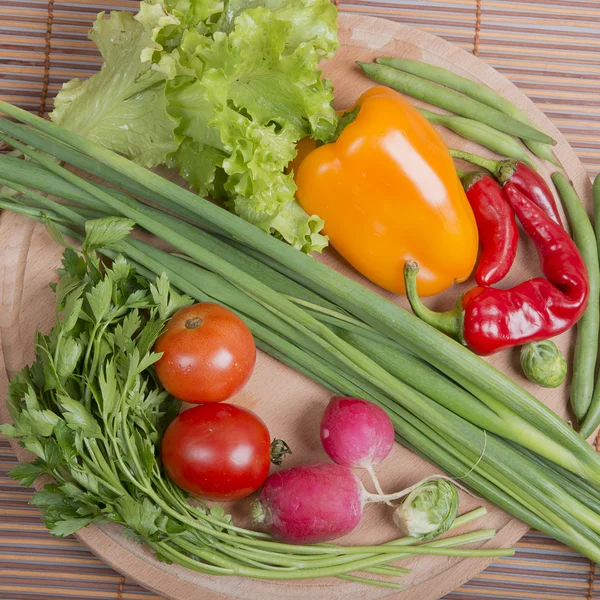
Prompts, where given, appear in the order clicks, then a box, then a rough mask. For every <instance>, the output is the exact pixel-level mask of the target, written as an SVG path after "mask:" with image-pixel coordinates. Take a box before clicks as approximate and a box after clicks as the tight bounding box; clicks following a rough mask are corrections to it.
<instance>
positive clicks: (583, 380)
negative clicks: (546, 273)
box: [552, 173, 600, 423]
mask: <svg viewBox="0 0 600 600" xmlns="http://www.w3.org/2000/svg"><path fill="white" fill-rule="evenodd" d="M552 181H553V182H554V185H555V186H556V189H557V190H558V193H559V195H560V198H561V200H562V203H563V206H564V208H565V212H566V213H567V217H568V218H569V223H570V225H571V234H572V236H573V240H574V241H575V244H576V245H577V248H578V249H579V252H581V256H582V257H583V260H584V262H585V266H586V267H587V271H588V280H589V284H590V294H589V300H588V306H587V309H586V311H585V313H584V315H583V317H581V319H580V320H579V323H578V324H577V336H576V339H575V353H574V356H573V377H572V380H571V408H572V409H573V412H574V413H575V416H576V417H577V419H578V420H579V422H580V423H581V422H582V420H583V418H584V417H585V414H586V412H587V411H588V408H589V406H590V403H591V401H592V394H593V391H594V372H595V370H596V358H597V354H598V329H599V328H600V296H599V294H600V264H599V262H598V250H597V244H596V236H595V234H594V228H593V227H592V224H591V222H590V219H589V218H588V216H587V213H586V211H585V208H584V207H583V205H582V204H581V201H580V200H579V198H578V196H577V193H576V192H575V190H574V189H573V186H572V185H571V184H570V183H569V180H568V179H567V178H566V177H565V176H564V175H563V174H562V173H554V174H553V175H552Z"/></svg>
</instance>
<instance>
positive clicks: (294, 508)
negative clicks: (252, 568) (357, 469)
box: [252, 463, 364, 544]
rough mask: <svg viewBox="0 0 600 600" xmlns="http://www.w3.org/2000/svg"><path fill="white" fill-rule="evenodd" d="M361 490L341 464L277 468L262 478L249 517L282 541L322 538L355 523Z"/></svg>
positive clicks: (310, 541)
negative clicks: (259, 490)
mask: <svg viewBox="0 0 600 600" xmlns="http://www.w3.org/2000/svg"><path fill="white" fill-rule="evenodd" d="M363 491H364V490H363V487H362V484H361V483H360V481H359V480H358V477H356V475H355V474H354V473H353V472H352V471H350V469H347V468H346V467H341V466H340V465H336V464H333V463H312V464H308V465H300V466H298V467H292V468H290V469H284V470H282V471H278V472H277V473H274V474H273V475H271V476H270V477H269V478H268V479H267V481H265V483H264V485H263V488H262V492H261V494H260V499H259V500H258V501H257V502H256V503H255V504H254V506H253V507H252V517H253V519H254V521H255V522H257V523H263V524H264V525H265V526H266V528H267V530H268V531H269V533H271V534H272V535H273V536H274V537H276V538H277V539H280V540H283V541H284V542H288V543H291V544H313V543H317V542H326V541H328V540H333V539H335V538H338V537H341V536H343V535H346V534H347V533H349V532H350V531H352V530H353V529H354V528H355V527H356V526H357V525H358V523H359V522H360V518H361V516H362V511H363Z"/></svg>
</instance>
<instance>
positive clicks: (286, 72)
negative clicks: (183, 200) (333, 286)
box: [52, 0, 338, 252]
mask: <svg viewBox="0 0 600 600" xmlns="http://www.w3.org/2000/svg"><path fill="white" fill-rule="evenodd" d="M336 17H337V11H336V9H335V7H334V6H333V5H332V4H331V3H330V2H329V0H299V1H291V0H250V1H248V0H245V1H243V2H242V0H228V1H227V0H226V1H225V2H218V1H215V0H170V1H167V0H146V1H143V2H141V3H140V11H139V13H138V14H137V15H136V16H135V17H132V16H131V15H130V14H128V13H111V18H110V19H109V20H105V19H102V18H101V15H100V17H99V20H98V21H96V24H95V25H94V29H93V30H92V33H91V34H90V37H91V39H92V40H93V41H95V42H96V44H97V45H98V47H99V48H100V51H101V52H102V55H103V57H104V60H105V63H104V66H103V68H102V71H100V73H98V74H97V75H95V76H94V77H92V78H91V79H89V80H88V81H87V82H85V83H82V82H80V81H78V80H75V82H70V83H69V84H66V86H65V87H64V88H63V91H62V92H61V93H60V94H59V96H58V97H57V100H56V110H55V111H54V113H53V115H52V117H53V119H54V120H55V121H56V122H58V123H59V124H61V125H63V126H65V127H67V128H68V129H71V130H74V131H77V132H78V133H81V134H83V135H86V136H88V137H91V138H93V139H95V140H96V141H99V142H100V143H102V144H103V145H105V146H107V147H109V148H111V149H112V150H116V151H118V152H120V153H122V154H124V155H126V156H128V157H129V158H132V159H134V160H136V162H139V163H140V164H144V165H145V166H155V165H157V164H159V163H166V164H168V165H169V166H171V167H174V168H176V169H178V170H179V172H180V174H181V175H182V176H183V177H184V178H185V179H186V180H187V181H188V182H189V184H190V185H191V186H192V187H193V188H194V189H195V190H197V191H198V193H199V194H201V195H210V196H212V197H213V198H215V199H218V200H221V201H223V202H224V205H225V206H226V207H227V208H229V209H230V210H232V211H234V212H236V213H237V214H238V215H240V216H241V217H242V218H244V219H246V220H248V221H250V222H252V223H254V224H255V225H257V226H258V227H260V228H261V229H263V230H265V231H267V232H269V233H271V234H273V235H276V236H277V237H280V238H282V239H284V240H286V241H287V242H288V243H290V244H292V245H293V246H295V247H296V248H298V249H301V250H303V251H305V252H311V251H313V250H321V249H322V248H323V247H324V246H326V245H327V239H326V237H324V236H323V235H321V234H320V230H321V228H322V226H323V223H322V221H321V219H319V218H318V216H315V215H312V216H311V215H307V214H306V213H305V212H304V211H303V210H302V208H301V207H300V206H299V204H298V203H297V202H296V200H295V198H294V193H295V190H296V187H295V184H294V181H293V178H292V175H291V174H288V173H286V168H287V166H288V164H289V162H290V161H291V160H292V159H293V158H294V156H295V154H296V143H297V142H298V140H300V139H301V138H303V137H306V136H311V137H313V138H315V139H317V140H321V141H327V140H328V139H330V138H331V137H332V136H333V134H334V132H335V128H336V125H337V115H336V113H335V111H334V110H333V108H332V99H333V93H332V86H331V82H330V81H329V80H327V79H323V78H322V77H321V72H320V71H319V63H320V62H321V60H322V59H324V58H327V57H329V56H331V55H332V54H333V52H334V51H335V50H336V48H337V46H338V42H337V25H336ZM199 201H200V200H199Z"/></svg>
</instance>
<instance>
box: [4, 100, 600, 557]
mask: <svg viewBox="0 0 600 600" xmlns="http://www.w3.org/2000/svg"><path fill="white" fill-rule="evenodd" d="M10 109H11V110H12V111H13V115H12V116H17V115H19V118H22V120H23V121H25V122H29V123H30V124H32V125H34V127H37V128H39V129H40V130H41V131H42V133H41V134H40V133H38V132H36V131H33V130H32V129H28V128H24V127H22V126H20V125H16V124H13V123H10V122H4V121H2V122H0V130H2V131H5V132H6V133H7V134H9V135H10V136H12V137H13V138H19V139H21V140H22V141H23V142H25V143H27V144H30V145H33V146H35V147H36V148H38V149H39V150H42V151H43V152H46V153H48V154H51V155H52V156H55V157H57V158H59V159H61V160H65V161H68V162H70V163H71V164H72V165H73V166H76V167H79V168H81V167H82V166H83V164H84V162H85V161H82V160H81V153H80V152H79V151H80V150H81V151H82V152H86V153H87V157H86V161H87V162H89V158H90V157H91V158H92V159H93V160H95V161H100V162H101V163H102V165H103V169H102V171H103V177H104V178H105V179H106V180H107V181H109V182H115V183H117V180H118V185H119V186H120V187H122V188H124V189H126V190H127V191H130V192H131V193H136V194H139V192H140V189H139V188H140V186H143V187H148V188H149V190H150V194H147V195H145V197H146V198H148V196H150V195H153V196H156V195H159V196H160V197H161V200H162V203H161V205H162V207H163V208H164V209H165V210H168V211H169V212H175V213H178V214H180V215H181V216H184V215H183V214H182V213H184V212H185V216H186V217H187V216H191V217H193V218H192V219H190V220H193V221H194V222H195V223H196V224H199V225H202V226H204V227H205V229H198V228H197V227H194V226H193V225H192V224H190V223H187V224H186V223H184V222H182V221H181V220H178V219H177V218H176V217H173V216H169V215H168V214H166V213H164V212H161V211H158V210H157V209H155V208H152V207H149V206H146V205H144V204H142V203H140V202H139V201H137V200H135V199H134V198H132V197H130V196H126V195H124V194H122V193H118V192H114V191H113V190H109V189H107V188H104V187H101V186H98V185H97V184H94V183H91V182H89V181H85V180H83V179H81V178H79V177H78V176H76V175H74V174H73V173H71V172H69V171H66V170H64V169H62V167H60V166H58V165H57V164H56V163H55V162H54V161H53V160H50V159H48V158H47V157H46V156H44V155H42V154H40V153H39V152H36V151H32V150H31V149H29V148H27V147H26V146H23V145H19V143H18V142H16V141H15V139H12V140H11V143H12V144H13V145H14V146H16V147H18V148H19V149H21V150H22V151H23V152H25V153H27V154H29V156H30V157H31V158H33V159H34V160H35V161H36V162H37V163H38V165H39V166H41V167H42V168H43V169H46V170H47V177H46V178H42V177H40V178H39V179H40V181H36V182H35V184H33V183H32V180H31V176H32V175H33V173H30V174H29V177H26V175H27V169H26V166H27V164H26V163H24V164H25V168H24V169H17V168H16V165H14V164H13V163H10V164H8V163H6V161H4V160H3V159H1V158H0V177H2V178H3V179H5V180H7V181H13V182H14V183H16V185H20V186H28V185H31V186H33V185H35V186H36V188H37V189H38V190H39V191H41V192H46V193H48V190H47V189H46V186H45V181H46V180H48V181H51V184H48V186H47V187H50V185H52V186H53V188H54V191H53V192H52V193H54V194H56V192H60V191H61V189H56V187H57V186H58V187H59V188H60V187H61V185H62V184H61V181H62V182H64V184H66V185H62V188H63V190H62V191H63V193H61V194H57V195H59V196H63V197H65V199H66V200H69V201H71V202H74V203H76V204H74V205H72V206H64V205H60V204H57V203H54V204H48V203H49V202H52V201H50V200H48V199H47V198H45V197H44V196H41V194H37V193H36V192H34V191H33V190H30V189H29V188H27V187H26V189H27V190H29V191H26V192H25V195H26V197H27V199H28V207H27V210H28V211H29V216H31V207H32V206H34V205H35V206H38V207H39V208H41V209H42V210H40V218H42V214H46V211H52V212H54V213H55V214H54V217H55V218H58V219H60V220H62V221H64V222H66V223H68V224H70V225H75V226H77V227H82V226H84V225H85V220H86V219H85V216H84V215H82V214H79V213H78V212H77V210H78V208H77V204H78V203H80V204H83V205H84V206H85V208H87V209H93V210H99V209H103V211H104V212H106V213H109V214H114V213H115V212H116V213H118V214H120V215H123V216H126V217H129V218H131V219H133V220H134V221H136V222H137V223H138V224H139V225H140V226H142V227H144V228H146V229H148V230H149V231H151V232H152V233H155V234H156V235H158V236H159V237H161V238H162V239H164V240H165V241H167V242H169V243H171V244H172V245H174V246H175V247H176V248H178V249H179V250H180V252H181V253H183V254H185V255H186V256H188V257H189V258H190V259H192V260H193V261H195V262H196V263H198V264H199V265H200V266H198V264H192V262H189V261H186V260H184V259H182V258H180V257H177V256H173V255H170V254H168V253H165V252H163V251H161V250H158V249H155V248H153V247H152V246H148V245H145V244H144V243H143V242H139V241H136V240H133V239H129V240H126V241H125V242H123V244H122V246H123V251H124V253H125V254H126V255H127V256H128V257H129V258H130V259H131V260H132V261H133V262H134V263H137V265H139V267H140V268H141V269H144V270H145V271H146V272H147V273H149V274H152V273H154V274H158V273H162V272H165V273H166V274H167V275H168V276H169V278H170V280H171V281H172V283H173V285H174V286H176V287H177V288H179V289H181V290H182V291H184V292H185V293H187V294H189V295H191V296H192V297H194V298H196V299H197V300H206V299H214V300H216V301H219V302H222V303H224V304H226V305H228V306H230V307H231V308H232V309H233V310H235V311H237V312H238V314H240V315H241V316H242V318H245V319H246V322H247V323H248V324H249V326H250V327H251V329H252V331H253V333H254V334H255V336H256V338H257V342H258V345H259V347H261V348H263V349H264V350H265V351H267V352H269V353H271V354H272V355H273V356H275V357H277V358H279V359H280V360H282V361H283V362H285V363H286V364H289V365H290V366H291V367H292V368H295V369H297V370H299V371H301V372H303V373H305V374H306V375H308V376H309V377H312V378H313V379H314V380H316V381H318V382H319V383H322V384H323V385H325V386H326V387H327V388H328V389H330V390H331V391H333V392H335V393H343V394H347V395H360V396H363V397H366V398H368V399H371V400H374V401H376V402H378V403H379V404H381V405H382V406H383V407H384V408H385V409H386V410H388V412H389V414H390V416H391V417H392V420H393V421H394V424H395V427H396V431H397V433H398V436H399V438H400V441H402V443H405V444H406V445H407V446H409V447H410V448H412V449H415V450H416V451H417V452H418V453H419V454H420V455H422V456H425V457H426V458H428V459H429V460H431V461H433V462H435V463H437V464H438V465H439V466H440V467H442V468H443V469H445V470H446V471H447V472H448V473H450V474H451V475H453V476H455V477H464V481H465V483H467V484H468V485H470V486H471V487H472V488H473V489H474V490H475V491H477V492H478V493H480V494H482V495H484V496H486V497H487V498H488V499H490V500H491V501H492V502H495V503H496V504H498V505H499V506H501V507H502V508H505V509H506V510H508V511H509V512H511V513H512V514H514V515H516V516H518V517H519V518H522V519H523V520H525V521H527V522H528V523H530V524H531V525H532V526H535V527H538V528H539V529H541V530H543V531H547V532H548V533H550V534H551V535H554V536H555V537H556V538H557V539H560V540H561V541H564V542H565V543H567V544H570V545H571V546H572V547H574V548H576V549H578V550H579V551H580V552H582V553H583V554H586V555H587V556H590V557H591V558H592V559H593V560H596V559H597V558H598V557H599V555H600V538H599V536H598V533H599V532H600V523H599V519H598V517H597V515H596V514H595V512H594V511H593V510H591V509H590V508H589V505H590V504H591V500H589V502H583V501H581V500H580V499H578V496H579V498H582V497H583V498H585V499H587V497H588V495H589V492H588V491H586V489H585V485H584V484H585V482H586V481H589V482H591V484H596V483H597V482H598V476H599V475H598V457H597V456H596V455H595V453H593V451H590V448H589V447H588V446H587V445H586V444H585V443H584V441H583V440H581V438H580V437H579V436H577V434H575V433H574V432H572V430H570V428H568V427H567V426H566V424H564V422H562V421H561V420H560V419H559V418H558V417H557V416H556V415H554V414H553V413H552V412H551V411H549V410H548V409H547V408H546V407H544V406H543V405H542V404H540V403H539V402H537V400H535V399H534V398H533V397H532V396H530V395H528V394H527V393H526V392H525V391H524V390H522V388H520V387H519V386H517V385H516V384H514V383H513V382H511V381H510V380H509V379H508V378H506V377H505V376H503V375H502V374H500V373H499V372H498V371H496V370H495V369H493V368H492V367H491V366H490V365H488V364H487V363H485V362H484V361H482V360H481V359H479V358H478V357H475V356H474V355H472V354H471V353H469V352H468V351H466V350H465V349H464V348H462V347H461V346H460V345H459V344H456V343H454V342H452V341H451V340H449V339H447V338H445V337H444V336H443V335H441V334H439V332H436V331H435V330H433V329H432V328H430V327H429V326H427V325H426V324H424V323H422V322H421V321H419V320H418V319H416V318H415V317H414V316H412V315H410V314H409V313H408V312H406V311H403V310H402V309H400V308H399V307H397V306H395V305H393V304H391V303H389V302H387V301H385V300H384V299H382V298H381V297H379V296H377V295H376V294H373V293H371V292H368V291H367V290H366V289H365V288H362V286H360V285H358V284H356V283H355V282H352V281H350V280H347V279H346V278H344V277H342V276H341V275H339V274H337V273H335V272H334V271H332V270H331V269H328V268H327V267H325V266H324V265H321V264H320V263H318V262H317V261H314V259H312V258H310V257H307V256H303V255H301V253H298V252H297V251H295V250H293V249H292V248H289V247H288V246H286V245H285V244H283V243H281V242H279V241H277V240H274V239H272V238H270V237H269V236H266V235H265V234H264V233H263V232H260V231H259V230H258V229H256V228H254V227H253V226H251V225H249V224H247V223H245V222H243V221H241V220H240V219H238V218H236V217H234V216H232V215H230V214H228V213H226V212H225V211H223V210H221V209H219V208H218V207H216V206H214V205H212V204H210V203H208V202H205V201H202V200H199V199H198V198H197V197H196V196H195V195H194V194H191V193H190V192H187V191H186V190H183V189H182V188H179V187H178V186H177V185H175V184H172V183H170V182H167V181H166V180H163V179H162V178H160V177H158V176H157V175H155V174H153V173H150V172H148V171H146V170H145V169H141V168H140V171H138V167H136V166H135V165H133V164H131V163H129V161H126V160H125V159H123V158H121V157H118V156H117V155H114V154H113V153H111V152H109V151H106V150H104V149H102V148H101V147H99V146H96V145H95V144H91V143H90V142H88V141H86V140H84V139H83V138H80V137H79V136H76V135H74V134H71V133H69V132H65V131H63V130H61V129H59V128H56V126H54V125H52V124H51V123H48V122H46V121H41V122H40V121H39V120H36V118H35V117H31V115H28V114H27V113H24V115H22V114H21V113H20V112H19V111H18V109H14V107H10ZM0 110H4V111H5V112H8V111H7V110H6V109H5V108H4V107H3V106H0ZM15 111H16V112H15ZM71 136H72V137H71ZM61 137H62V138H64V139H63V140H62V141H61V140H60V139H59V138H61ZM11 160H13V161H14V159H11ZM28 162H29V161H28ZM3 164H4V165H5V166H6V165H8V166H6V168H4V167H3ZM36 168H37V167H36ZM94 168H95V170H96V171H99V170H100V169H98V167H94ZM88 172H90V171H88ZM114 172H116V173H117V174H118V177H112V175H114ZM37 174H38V175H41V172H38V173H37ZM142 175H143V176H142ZM128 177H130V178H131V179H133V183H132V182H131V181H129V180H128V179H127V178H128ZM74 190H77V193H75V191H74ZM90 199H93V200H91V201H89V202H88V200H90ZM155 199H156V198H154V199H153V201H155ZM8 202H9V201H7V203H8ZM14 210H15V211H16V212H19V205H18V204H14ZM56 227H62V228H65V226H64V225H62V224H60V223H59V224H58V225H56ZM66 233H67V234H72V235H75V236H76V235H77V231H76V230H75V231H74V230H72V229H70V228H67V231H66ZM142 272H144V271H142ZM300 289H302V290H304V291H302V292H300ZM296 292H299V293H298V295H297V296H295V293H296ZM340 331H342V332H344V334H340V335H338V333H339V332H340ZM350 333H351V334H352V335H357V336H361V335H362V338H361V339H362V340H363V341H364V342H365V343H368V342H369V341H370V342H371V343H376V345H377V346H378V347H381V344H380V343H379V342H380V341H382V344H385V346H386V348H389V350H390V352H395V353H396V354H394V355H393V356H394V365H402V364H403V362H404V360H405V359H406V358H407V357H410V358H409V360H412V361H413V363H414V362H415V361H417V363H418V364H419V365H422V367H423V369H426V370H427V371H426V372H427V373H428V376H429V377H430V381H431V382H432V385H431V386H428V387H427V389H425V388H420V389H419V388H418V384H417V383H415V382H414V379H413V382H412V385H411V384H410V383H407V382H406V381H404V380H403V379H402V377H404V379H409V378H410V375H409V374H408V373H407V371H408V370H409V369H405V371H404V373H403V374H402V375H401V373H399V372H398V371H397V370H396V371H394V368H393V366H394V365H390V364H386V363H385V361H384V360H383V359H382V358H381V357H380V356H377V354H376V353H375V352H369V351H368V348H367V349H365V348H364V347H362V348H361V347H360V345H359V344H357V343H355V342H356V338H355V339H354V340H352V339H350V340H348V337H344V336H345V335H346V336H347V335H348V334H350ZM383 340H385V341H383ZM397 368H398V369H401V368H402V367H401V366H399V367H397ZM409 381H410V379H409ZM437 382H440V387H441V389H447V388H448V386H450V387H451V389H452V394H451V395H450V398H449V399H447V400H446V399H444V400H442V398H444V397H445V395H444V394H443V393H442V392H441V391H440V389H438V387H437V385H436V383H437ZM441 382H443V383H441ZM413 385H414V386H415V387H413ZM444 386H445V388H444ZM464 399H466V400H465V402H467V403H469V404H468V406H469V407H470V409H469V410H466V409H464V407H461V401H462V400H464ZM444 402H445V404H444ZM471 413H473V414H471ZM521 428H524V429H523V430H522V431H524V432H525V433H519V432H520V431H521ZM486 431H488V432H493V433H486ZM521 446H525V448H529V449H530V450H532V451H533V452H535V453H536V454H538V455H539V456H540V457H541V459H542V460H544V461H549V462H551V463H555V464H556V465H558V466H559V467H560V468H562V469H564V470H565V471H566V472H568V473H570V474H572V479H568V478H566V481H567V482H568V486H565V478H564V477H563V478H561V479H560V480H559V478H558V477H555V476H554V475H553V472H551V473H547V472H546V470H545V469H543V468H542V467H540V465H539V464H537V463H536V462H535V461H533V460H531V459H530V458H529V457H528V456H527V455H526V454H524V452H523V451H521V449H520V447H521ZM580 481H581V486H580V485H579V482H580ZM524 482H527V483H528V485H527V487H525V485H524ZM532 482H534V483H535V485H533V486H532V485H530V484H531V483H532ZM570 488H573V489H576V490H577V494H574V493H573V494H571V493H570V492H569V489H570Z"/></svg>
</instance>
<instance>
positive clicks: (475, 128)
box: [419, 108, 535, 169]
mask: <svg viewBox="0 0 600 600" xmlns="http://www.w3.org/2000/svg"><path fill="white" fill-rule="evenodd" d="M419 111H420V113H421V114H422V115H423V116H424V117H425V118H426V119H428V120H429V122H430V123H434V124H436V125H443V126H444V127H447V128H448V129H450V130H452V131H454V133H458V135H460V136H462V137H464V138H465V139H467V140H471V141H472V142H476V143H477V144H479V145H481V146H483V147H484V148H488V149H489V150H491V151H492V152H496V153H497V154H500V156H508V157H510V158H516V159H518V160H520V161H521V162H524V163H527V164H528V165H529V166H530V167H531V168H532V169H535V165H534V164H533V162H532V161H531V159H530V158H529V156H528V155H527V152H525V150H524V148H523V146H521V144H520V143H519V141H518V140H516V139H515V138H514V137H512V136H510V135H508V134H506V133H502V132H501V131H498V130H497V129H494V128H493V127H489V126H488V125H485V124H484V123H480V122H479V121H474V120H473V119H467V118H466V117H457V116H455V115H440V114H438V113H434V112H431V111H429V110H425V109H424V108H420V109H419Z"/></svg>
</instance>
